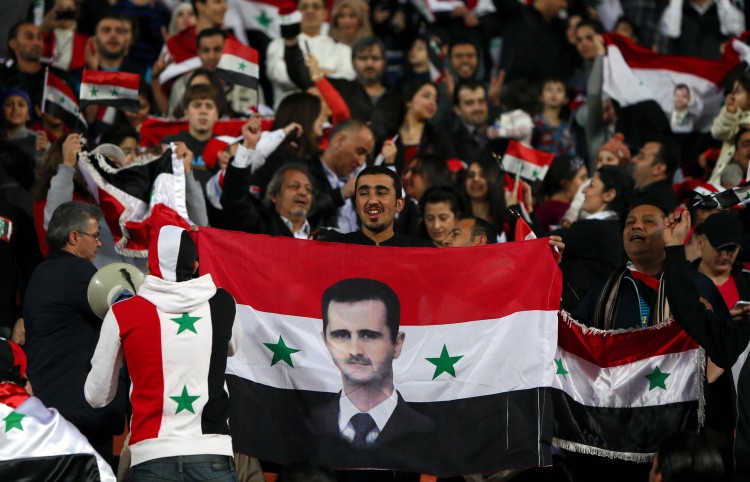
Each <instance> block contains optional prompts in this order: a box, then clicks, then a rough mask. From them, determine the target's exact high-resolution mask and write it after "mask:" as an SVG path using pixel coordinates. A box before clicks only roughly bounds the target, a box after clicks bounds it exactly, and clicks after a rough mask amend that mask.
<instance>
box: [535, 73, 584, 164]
mask: <svg viewBox="0 0 750 482" xmlns="http://www.w3.org/2000/svg"><path fill="white" fill-rule="evenodd" d="M539 100H540V102H541V103H542V113H541V114H539V115H537V116H535V117H534V134H533V136H532V140H531V144H532V145H533V146H534V148H535V149H539V150H542V151H545V152H551V153H553V154H554V155H556V156H560V155H568V156H575V155H576V152H575V140H574V139H573V134H572V133H571V131H570V124H569V123H568V122H566V121H564V120H562V119H561V118H560V114H561V112H562V110H563V108H564V107H565V105H566V104H567V103H568V94H567V93H566V91H565V81H563V80H562V79H556V78H549V79H546V80H544V81H543V82H542V89H541V92H540V95H539Z"/></svg>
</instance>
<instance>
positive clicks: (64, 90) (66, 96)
mask: <svg viewBox="0 0 750 482" xmlns="http://www.w3.org/2000/svg"><path fill="white" fill-rule="evenodd" d="M42 112H46V113H48V114H50V115H53V116H55V117H57V118H58V119H60V120H61V121H63V122H64V123H65V124H66V125H68V126H74V125H77V124H79V123H80V124H81V125H82V126H84V127H85V128H88V124H87V123H86V119H84V118H83V115H82V114H81V110H80V109H79V107H78V101H77V100H76V96H75V95H74V94H73V91H72V90H71V88H70V86H69V85H68V84H66V83H65V81H63V80H62V79H61V78H60V77H58V76H56V75H55V74H53V73H51V72H49V73H47V74H46V82H45V83H44V100H43V105H42Z"/></svg>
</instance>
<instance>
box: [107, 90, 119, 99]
mask: <svg viewBox="0 0 750 482" xmlns="http://www.w3.org/2000/svg"><path fill="white" fill-rule="evenodd" d="M109 93H110V95H113V96H115V97H117V96H118V95H120V93H119V92H117V89H112V90H110V91H109Z"/></svg>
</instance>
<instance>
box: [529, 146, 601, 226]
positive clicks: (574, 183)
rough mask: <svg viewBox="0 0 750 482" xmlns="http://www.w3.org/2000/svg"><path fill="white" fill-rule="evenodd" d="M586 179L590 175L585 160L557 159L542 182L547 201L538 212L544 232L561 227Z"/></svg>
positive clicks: (569, 157) (570, 157) (574, 158)
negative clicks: (566, 213)
mask: <svg viewBox="0 0 750 482" xmlns="http://www.w3.org/2000/svg"><path fill="white" fill-rule="evenodd" d="M586 179H588V175H587V173H586V165H585V163H584V162H583V159H581V158H580V157H573V156H567V155H562V156H557V157H555V160H554V161H552V165H551V166H550V167H549V171H547V175H546V176H545V177H544V181H543V182H542V196H544V199H545V201H544V202H543V203H541V204H540V205H539V207H538V208H537V210H536V218H537V220H538V221H539V228H540V229H541V230H542V231H545V232H548V231H550V230H552V229H556V228H558V227H559V226H560V223H561V221H562V218H563V216H564V215H565V212H566V211H567V210H568V208H569V207H570V203H571V202H572V201H573V198H574V197H575V195H576V193H577V192H578V188H579V187H581V184H583V183H584V182H586Z"/></svg>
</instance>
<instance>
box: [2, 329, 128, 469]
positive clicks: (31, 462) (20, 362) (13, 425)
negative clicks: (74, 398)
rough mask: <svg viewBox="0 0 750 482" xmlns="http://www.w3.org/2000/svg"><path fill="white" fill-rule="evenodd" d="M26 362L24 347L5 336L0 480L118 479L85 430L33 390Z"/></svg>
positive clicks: (3, 339) (3, 341)
mask: <svg viewBox="0 0 750 482" xmlns="http://www.w3.org/2000/svg"><path fill="white" fill-rule="evenodd" d="M26 367H27V362H26V354H25V353H24V352H23V349H22V348H21V347H20V346H19V345H17V344H16V343H13V342H12V341H9V340H6V339H5V338H0V480H21V478H23V480H77V481H82V482H95V481H96V482H114V480H115V476H114V474H113V473H112V469H111V468H110V466H109V465H108V464H107V462H106V461H105V460H104V459H103V458H102V457H101V456H100V455H99V454H98V453H97V452H96V450H94V448H93V447H92V446H91V444H89V443H88V441H86V438H85V437H84V436H83V435H81V432H79V431H78V430H77V429H76V428H75V427H74V426H73V425H72V424H71V423H70V422H68V421H67V420H65V418H63V416H62V415H60V412H58V411H57V410H54V409H49V408H47V407H46V406H45V405H44V403H42V401H41V400H40V399H38V398H37V397H35V396H33V395H34V393H33V390H32V387H31V382H30V380H29V378H28V375H27V373H26ZM21 476H23V477H21Z"/></svg>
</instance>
